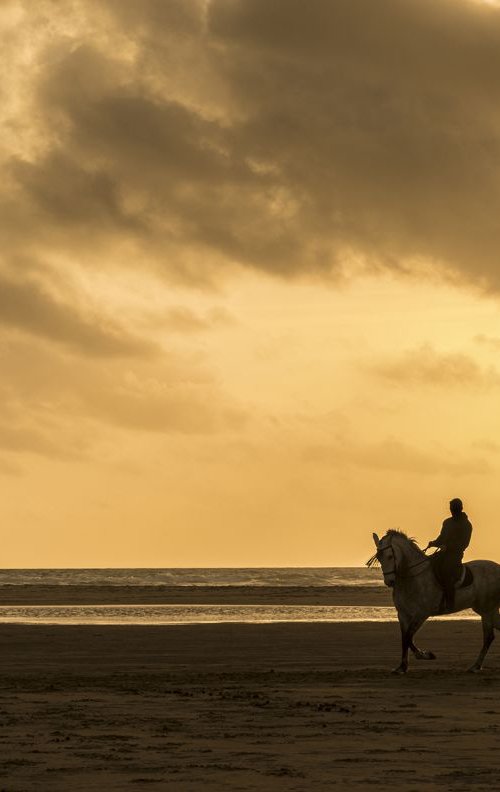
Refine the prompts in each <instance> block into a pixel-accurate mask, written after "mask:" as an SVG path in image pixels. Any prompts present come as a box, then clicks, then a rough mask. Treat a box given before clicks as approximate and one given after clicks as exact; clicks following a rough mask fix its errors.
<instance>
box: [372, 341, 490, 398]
mask: <svg viewBox="0 0 500 792" xmlns="http://www.w3.org/2000/svg"><path fill="white" fill-rule="evenodd" d="M370 368H371V370H372V371H373V372H374V373H375V374H376V375H377V376H379V377H380V378H381V379H384V380H387V381H389V382H391V383H394V384H399V385H413V386H414V385H425V386H435V387H444V388H448V389H450V390H453V389H455V390H458V391H463V390H464V388H466V389H467V388H470V387H486V388H489V387H497V386H498V385H500V373H499V372H498V371H497V370H496V369H495V368H493V367H489V368H483V367H482V366H481V365H480V364H479V363H477V362H476V361H475V360H474V359H473V358H471V357H470V356H469V355H466V354H463V353H459V352H458V353H438V352H436V351H435V350H434V349H433V348H432V347H430V346H426V345H424V346H421V347H419V348H418V349H413V350H410V351H408V352H406V353H405V354H403V355H402V356H401V357H398V358H396V359H395V360H389V361H387V362H383V363H378V364H376V365H373V366H371V367H370Z"/></svg>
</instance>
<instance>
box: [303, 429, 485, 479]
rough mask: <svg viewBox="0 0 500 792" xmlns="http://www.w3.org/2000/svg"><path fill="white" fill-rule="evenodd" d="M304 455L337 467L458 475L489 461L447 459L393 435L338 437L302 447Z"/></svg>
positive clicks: (475, 470)
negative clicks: (362, 439) (357, 438)
mask: <svg viewBox="0 0 500 792" xmlns="http://www.w3.org/2000/svg"><path fill="white" fill-rule="evenodd" d="M304 458H305V459H306V460H307V461H310V462H315V463H319V464H322V465H328V466H332V467H337V468H342V467H345V466H346V465H347V466H353V467H358V468H368V469H371V470H377V471H382V472H386V471H393V472H398V473H409V474H415V475H419V476H420V475H424V476H425V475H432V476H435V475H440V474H450V473H451V474H453V475H460V476H468V475H481V474H484V473H488V472H490V470H491V466H490V464H489V463H488V462H487V461H486V460H485V459H483V458H482V457H474V456H473V457H468V458H465V457H464V458H462V459H460V458H459V459H458V460H453V461H451V460H450V457H449V455H447V454H444V453H443V454H441V453H433V452H429V451H422V450H421V449H419V448H418V447H415V446H413V445H410V444H408V443H406V442H404V441H402V440H399V439H396V438H389V439H387V440H383V441H381V442H372V443H359V442H357V441H354V440H352V439H342V438H341V439H338V440H337V441H336V442H333V443H329V444H317V445H312V446H310V447H309V448H307V449H306V450H305V452H304Z"/></svg>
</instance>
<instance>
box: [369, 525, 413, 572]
mask: <svg viewBox="0 0 500 792" xmlns="http://www.w3.org/2000/svg"><path fill="white" fill-rule="evenodd" d="M386 537H387V538H389V539H392V538H393V537H397V538H399V539H404V540H405V541H406V542H408V544H410V545H411V546H412V547H414V548H415V549H416V550H418V551H419V552H420V553H421V552H422V551H421V549H420V547H419V546H418V542H417V540H416V539H414V538H413V537H412V536H408V535H407V534H405V532H404V531H400V530H399V528H389V530H388V531H387V532H386V533H385V535H384V536H383V537H382V539H385V538H386ZM376 563H378V557H377V553H375V555H373V556H372V557H371V558H369V559H368V561H367V562H366V566H367V567H371V566H373V565H374V564H376Z"/></svg>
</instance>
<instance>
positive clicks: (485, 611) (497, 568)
mask: <svg viewBox="0 0 500 792" xmlns="http://www.w3.org/2000/svg"><path fill="white" fill-rule="evenodd" d="M373 541H374V542H375V546H376V548H377V552H376V553H375V555H374V556H373V557H372V558H370V560H369V561H368V562H367V565H368V566H371V565H372V564H373V563H375V562H376V561H378V562H380V565H381V567H382V573H383V576H384V583H385V584H386V586H389V587H390V588H392V590H393V600H394V605H395V607H396V610H397V612H398V619H399V625H400V627H401V639H402V657H401V663H400V665H399V666H398V667H397V668H395V669H394V673H396V674H405V673H406V671H407V670H408V649H411V651H412V652H413V654H414V656H415V657H416V659H417V660H434V659H435V657H436V656H435V655H434V654H433V653H432V652H429V651H425V650H424V649H418V648H417V647H416V646H415V644H414V643H413V636H414V635H415V633H416V632H417V630H418V629H419V628H420V627H421V626H422V624H423V623H424V622H425V621H426V619H428V618H429V616H436V615H438V614H439V613H443V605H442V602H443V591H442V588H441V586H440V585H439V583H438V582H437V580H436V578H435V576H434V572H433V570H432V567H431V560H430V558H429V557H428V556H426V555H425V553H424V552H423V551H422V550H420V548H419V547H418V545H417V543H416V542H415V540H413V539H410V538H409V537H408V536H406V534H404V533H403V532H402V531H396V530H391V531H387V533H386V534H385V536H383V537H382V539H379V538H378V536H377V534H375V533H374V534H373ZM467 566H468V567H469V569H470V571H471V572H472V576H473V581H472V583H471V584H470V585H469V586H467V587H466V588H457V589H456V590H455V608H454V611H453V612H457V611H461V610H464V609H465V608H472V609H473V610H474V611H475V612H476V613H478V614H479V616H481V621H482V625H483V646H482V648H481V651H480V652H479V655H478V658H477V660H476V662H475V663H474V664H473V665H472V666H471V668H469V671H472V672H478V671H481V668H482V666H483V660H484V658H485V657H486V653H487V651H488V649H489V647H490V645H491V642H492V641H493V639H494V638H495V634H494V628H495V629H497V630H500V614H499V611H498V605H499V603H500V565H499V564H496V563H495V562H494V561H470V562H468V563H467Z"/></svg>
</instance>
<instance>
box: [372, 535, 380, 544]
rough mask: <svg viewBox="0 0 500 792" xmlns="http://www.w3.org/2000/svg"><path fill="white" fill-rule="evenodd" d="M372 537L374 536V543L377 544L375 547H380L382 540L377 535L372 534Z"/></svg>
mask: <svg viewBox="0 0 500 792" xmlns="http://www.w3.org/2000/svg"><path fill="white" fill-rule="evenodd" d="M372 536H373V541H374V542H375V547H378V546H379V544H380V539H379V538H378V536H377V534H376V533H374V534H372Z"/></svg>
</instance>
